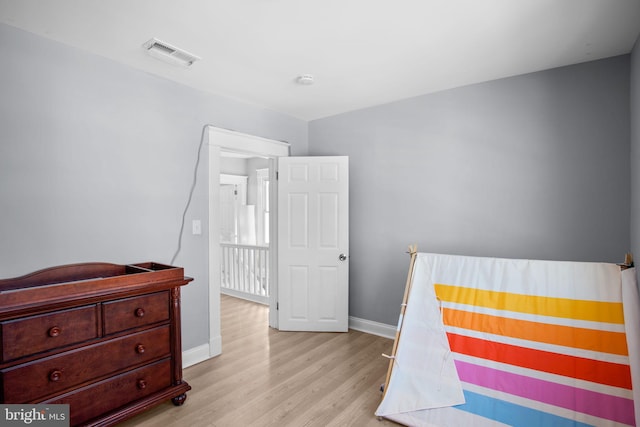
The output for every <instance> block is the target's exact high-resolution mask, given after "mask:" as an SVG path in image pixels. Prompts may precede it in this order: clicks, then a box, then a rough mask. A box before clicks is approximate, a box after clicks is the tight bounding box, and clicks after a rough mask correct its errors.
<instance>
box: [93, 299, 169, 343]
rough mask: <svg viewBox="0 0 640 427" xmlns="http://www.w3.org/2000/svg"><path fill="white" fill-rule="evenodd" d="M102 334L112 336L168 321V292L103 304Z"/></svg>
mask: <svg viewBox="0 0 640 427" xmlns="http://www.w3.org/2000/svg"><path fill="white" fill-rule="evenodd" d="M102 309H103V313H104V333H105V335H109V334H113V333H116V332H120V331H125V330H127V329H131V328H136V327H139V326H144V325H150V324H152V323H156V322H162V321H164V320H169V292H158V293H155V294H149V295H143V296H139V297H133V298H126V299H121V300H117V301H110V302H107V303H104V304H103V306H102Z"/></svg>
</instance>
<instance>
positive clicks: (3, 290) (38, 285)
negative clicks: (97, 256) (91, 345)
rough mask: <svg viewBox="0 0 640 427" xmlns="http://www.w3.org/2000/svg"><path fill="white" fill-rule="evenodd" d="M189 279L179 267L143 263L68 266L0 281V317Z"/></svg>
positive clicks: (151, 289) (129, 292)
mask: <svg viewBox="0 0 640 427" xmlns="http://www.w3.org/2000/svg"><path fill="white" fill-rule="evenodd" d="M191 280H193V279H191V278H189V277H185V276H184V269H183V268H182V267H174V266H170V265H165V264H160V263H155V262H145V263H139V264H123V265H120V264H110V263H103V262H92V263H81V264H70V265H62V266H56V267H50V268H45V269H43V270H38V271H35V272H33V273H29V274H26V275H24V276H20V277H15V278H10V279H2V280H0V316H2V315H6V314H9V313H14V312H18V311H23V310H25V309H28V308H32V307H34V306H38V305H42V304H54V303H58V302H61V301H65V302H67V303H69V304H71V303H73V302H74V301H80V300H87V299H99V298H100V297H103V296H106V295H112V294H114V293H119V294H135V293H136V292H140V291H144V292H149V291H153V290H156V289H157V290H161V289H167V288H169V287H175V286H182V285H186V284H187V283H188V282H190V281H191Z"/></svg>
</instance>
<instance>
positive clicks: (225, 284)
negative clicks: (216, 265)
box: [220, 243, 269, 304]
mask: <svg viewBox="0 0 640 427" xmlns="http://www.w3.org/2000/svg"><path fill="white" fill-rule="evenodd" d="M220 247H221V249H222V258H221V266H220V267H221V268H220V271H221V273H222V277H221V291H222V293H225V294H228V295H232V296H236V297H239V298H244V299H248V300H251V301H256V302H259V303H262V304H269V247H268V246H252V245H236V244H231V243H221V244H220Z"/></svg>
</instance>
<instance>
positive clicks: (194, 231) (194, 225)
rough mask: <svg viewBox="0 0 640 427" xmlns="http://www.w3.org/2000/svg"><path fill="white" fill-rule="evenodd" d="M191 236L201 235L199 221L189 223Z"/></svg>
mask: <svg viewBox="0 0 640 427" xmlns="http://www.w3.org/2000/svg"><path fill="white" fill-rule="evenodd" d="M191 234H202V223H201V222H200V220H199V219H194V220H192V221H191Z"/></svg>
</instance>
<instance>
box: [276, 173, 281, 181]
mask: <svg viewBox="0 0 640 427" xmlns="http://www.w3.org/2000/svg"><path fill="white" fill-rule="evenodd" d="M279 179H280V172H278V171H276V181H277V180H279Z"/></svg>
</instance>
